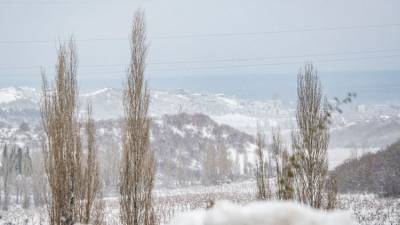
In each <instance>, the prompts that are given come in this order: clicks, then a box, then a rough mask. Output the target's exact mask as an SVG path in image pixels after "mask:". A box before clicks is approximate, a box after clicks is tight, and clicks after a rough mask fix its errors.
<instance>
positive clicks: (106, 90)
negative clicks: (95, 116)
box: [82, 88, 111, 97]
mask: <svg viewBox="0 0 400 225" xmlns="http://www.w3.org/2000/svg"><path fill="white" fill-rule="evenodd" d="M110 90H111V88H102V89H99V90H96V91H93V92H90V93H86V94H83V95H82V96H83V97H93V96H96V95H99V94H103V93H107V92H108V91H110Z"/></svg>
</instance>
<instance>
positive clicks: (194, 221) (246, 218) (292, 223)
mask: <svg viewBox="0 0 400 225" xmlns="http://www.w3.org/2000/svg"><path fill="white" fill-rule="evenodd" d="M187 224H191V225H311V224H313V225H353V224H356V223H355V222H354V220H353V219H352V217H351V216H350V214H349V213H347V212H342V211H334V212H326V211H321V210H316V209H311V208H309V207H306V206H303V205H300V204H297V203H293V202H278V201H272V202H252V203H249V204H247V205H244V206H240V205H236V204H233V203H230V202H227V201H221V202H217V203H216V204H215V205H214V207H213V208H211V209H209V210H206V209H199V210H195V211H192V212H188V213H183V214H180V215H178V216H177V217H175V218H174V219H173V220H172V221H171V223H170V225H187Z"/></svg>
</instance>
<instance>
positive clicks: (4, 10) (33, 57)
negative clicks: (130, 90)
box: [0, 0, 400, 79]
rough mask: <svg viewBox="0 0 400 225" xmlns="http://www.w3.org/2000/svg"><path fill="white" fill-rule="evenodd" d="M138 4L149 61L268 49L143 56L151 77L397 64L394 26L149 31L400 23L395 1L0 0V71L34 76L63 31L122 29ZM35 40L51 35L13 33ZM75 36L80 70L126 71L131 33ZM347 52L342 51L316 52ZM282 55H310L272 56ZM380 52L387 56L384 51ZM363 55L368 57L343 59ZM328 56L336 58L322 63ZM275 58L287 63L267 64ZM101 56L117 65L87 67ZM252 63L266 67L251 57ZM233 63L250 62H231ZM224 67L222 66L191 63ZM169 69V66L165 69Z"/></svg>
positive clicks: (91, 73)
mask: <svg viewBox="0 0 400 225" xmlns="http://www.w3.org/2000/svg"><path fill="white" fill-rule="evenodd" d="M139 7H141V8H142V9H144V10H145V13H146V19H147V26H148V36H149V41H150V43H151V45H150V53H149V60H150V61H152V62H168V63H169V62H176V61H198V60H207V61H215V60H221V59H249V58H267V59H264V60H252V61H239V62H211V63H210V62H208V63H185V64H182V63H178V64H172V65H171V64H166V65H149V70H148V75H149V76H150V77H151V76H155V77H156V76H166V75H169V74H175V75H176V74H178V75H185V76H191V75H200V76H201V75H204V74H207V75H210V74H229V73H236V74H240V73H243V74H245V73H296V72H297V70H298V68H299V67H300V66H301V64H302V63H301V62H304V61H314V62H315V64H316V65H317V67H318V68H319V70H320V71H354V70H356V71H371V70H374V71H379V70H399V69H400V63H399V62H400V42H399V40H400V26H387V27H381V28H369V29H343V30H330V31H327V30H324V31H316V32H289V33H278V34H265V35H253V36H251V35H244V36H223V37H206V38H169V39H154V38H151V37H155V36H171V35H193V34H194V35H196V34H215V33H246V32H263V31H282V30H298V29H300V30H302V29H309V28H311V29H312V28H325V27H347V26H358V25H380V24H400V13H399V11H400V1H398V0H392V1H391V0H385V1H382V0H376V1H373V0H370V1H368V0H351V1H349V0H335V1H328V0H320V1H317V0H313V1H311V0H307V1H306V0H301V1H300V0H280V1H267V0H247V1H245V0H198V1H193V0H141V1H138V0H131V1H122V0H116V1H111V0H98V1H95V0H65V1H63V0H38V1H35V0H0V29H1V30H0V34H1V35H0V79H1V77H7V76H8V77H9V76H19V77H28V76H29V77H32V76H33V77H35V78H36V77H37V79H39V78H40V73H39V72H40V70H39V66H45V67H50V68H49V69H50V70H51V68H52V67H53V65H54V63H55V54H56V46H57V43H58V42H57V41H56V40H59V39H67V38H68V37H69V36H70V35H74V37H75V38H76V39H78V40H82V39H96V38H97V39H101V38H128V36H129V32H130V27H131V22H132V18H133V14H134V11H135V10H136V9H137V8H139ZM38 40H39V41H41V40H52V41H50V42H46V43H10V42H9V41H38ZM77 44H78V49H79V58H80V65H81V68H80V74H81V76H86V77H87V79H92V78H95V77H97V76H115V77H116V78H117V77H118V79H120V78H121V77H122V74H123V71H124V70H125V68H126V66H125V65H126V64H127V62H128V60H129V56H128V54H129V43H128V41H123V40H111V41H78V43H77ZM377 50H379V51H380V50H385V51H383V52H376V51H377ZM387 50H388V51H387ZM343 52H344V53H346V54H342V55H329V56H320V54H327V53H343ZM349 52H363V53H362V54H361V53H357V54H355V53H354V54H348V53H349ZM365 52H367V53H365ZM315 55H317V56H315ZM318 55H319V56H318ZM287 56H308V57H293V58H281V59H277V58H276V57H287ZM382 56H383V57H384V58H380V57H382ZM369 57H371V58H372V59H369V60H350V61H349V60H348V59H349V58H350V59H351V58H369ZM376 57H378V58H376ZM327 60H328V61H329V60H339V61H340V62H334V63H332V62H330V63H326V62H325V61H327ZM342 60H345V61H342ZM276 63H278V64H279V63H283V64H281V65H265V64H276ZM104 64H107V65H109V64H113V65H114V64H115V65H116V66H112V67H85V65H104ZM249 64H251V65H254V64H256V65H260V64H261V65H264V66H247V65H249ZM232 65H234V66H232ZM238 65H246V66H245V67H236V66H238ZM32 66H33V68H30V67H32ZM220 66H222V67H224V68H222V69H221V68H219V69H193V68H198V67H201V68H203V67H220ZM21 67H29V68H25V69H24V68H21ZM167 68H168V69H172V71H171V70H168V71H166V70H165V69H167ZM188 68H189V69H188Z"/></svg>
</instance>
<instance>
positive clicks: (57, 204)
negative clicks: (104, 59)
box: [41, 40, 100, 225]
mask: <svg viewBox="0 0 400 225" xmlns="http://www.w3.org/2000/svg"><path fill="white" fill-rule="evenodd" d="M77 65H78V60H77V55H76V47H75V44H74V41H72V40H71V41H70V42H69V43H68V45H67V44H64V45H61V46H60V48H59V49H58V61H57V66H56V77H55V84H54V87H52V88H50V87H49V85H48V83H47V79H46V76H45V73H44V72H43V87H42V94H43V96H42V108H41V115H42V123H43V127H44V131H45V134H46V135H45V141H44V143H43V150H44V151H43V153H44V165H45V172H46V175H47V179H48V182H49V187H50V200H49V201H48V204H47V205H48V213H49V219H50V224H52V225H72V224H75V223H77V222H80V223H93V222H92V220H91V214H92V213H91V212H92V211H93V210H96V211H98V209H97V208H96V209H94V207H93V205H98V204H94V202H95V200H96V197H98V196H99V192H100V179H99V174H98V163H97V153H96V149H95V127H94V121H93V119H92V116H91V115H92V114H91V113H92V110H91V107H90V106H89V107H88V120H87V122H86V126H85V127H86V132H87V141H88V143H87V152H86V154H84V151H83V147H82V141H81V139H82V135H81V132H80V129H81V124H80V123H79V121H78V116H77V109H78V88H77V79H76V76H77ZM98 219H99V218H94V219H93V221H98Z"/></svg>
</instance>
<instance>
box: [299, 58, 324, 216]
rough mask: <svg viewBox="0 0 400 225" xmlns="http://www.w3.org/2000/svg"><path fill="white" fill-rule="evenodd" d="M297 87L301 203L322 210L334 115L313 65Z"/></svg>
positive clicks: (307, 68) (300, 77) (301, 77)
mask: <svg viewBox="0 0 400 225" xmlns="http://www.w3.org/2000/svg"><path fill="white" fill-rule="evenodd" d="M297 84H298V87H297V95H298V102H297V111H296V119H297V130H295V131H294V132H293V134H292V145H293V150H294V154H295V158H296V185H297V195H298V198H299V200H300V201H301V202H303V203H305V204H308V205H310V206H312V207H315V208H321V207H323V202H322V201H323V190H324V185H325V181H326V177H327V172H328V161H327V149H328V143H329V118H328V117H329V115H330V114H329V112H328V111H327V107H326V99H324V98H323V94H322V88H321V83H320V80H319V78H318V74H317V71H316V70H315V69H314V67H313V65H312V64H306V65H305V66H304V68H303V69H302V70H301V71H300V73H299V74H298V80H297Z"/></svg>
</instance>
